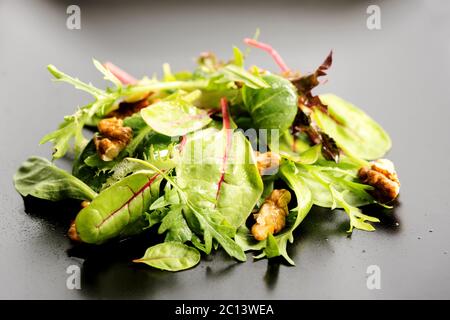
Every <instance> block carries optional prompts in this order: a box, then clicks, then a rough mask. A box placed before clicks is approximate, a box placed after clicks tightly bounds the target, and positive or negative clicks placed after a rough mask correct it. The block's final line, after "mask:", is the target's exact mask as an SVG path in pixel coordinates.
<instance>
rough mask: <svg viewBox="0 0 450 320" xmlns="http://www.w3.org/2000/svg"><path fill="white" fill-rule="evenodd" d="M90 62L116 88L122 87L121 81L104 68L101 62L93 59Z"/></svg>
mask: <svg viewBox="0 0 450 320" xmlns="http://www.w3.org/2000/svg"><path fill="white" fill-rule="evenodd" d="M92 62H93V63H94V66H95V67H96V68H97V70H98V71H100V72H101V73H102V74H103V76H104V79H105V80H107V81H111V82H112V83H114V84H115V86H116V88H117V89H122V82H121V81H120V80H119V79H117V78H116V76H115V75H113V74H112V72H111V71H110V70H109V69H107V68H105V67H104V66H103V64H101V63H100V62H99V61H97V60H95V59H92Z"/></svg>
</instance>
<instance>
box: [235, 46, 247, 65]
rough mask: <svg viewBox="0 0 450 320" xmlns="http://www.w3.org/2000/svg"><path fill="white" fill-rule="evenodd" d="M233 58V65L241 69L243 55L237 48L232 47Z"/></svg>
mask: <svg viewBox="0 0 450 320" xmlns="http://www.w3.org/2000/svg"><path fill="white" fill-rule="evenodd" d="M233 56H234V60H233V63H234V64H235V65H237V66H238V67H241V68H243V67H244V55H243V53H242V51H241V50H239V48H238V47H233Z"/></svg>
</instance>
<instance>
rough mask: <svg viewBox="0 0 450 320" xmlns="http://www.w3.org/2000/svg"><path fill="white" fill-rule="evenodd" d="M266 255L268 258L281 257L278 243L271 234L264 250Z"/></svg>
mask: <svg viewBox="0 0 450 320" xmlns="http://www.w3.org/2000/svg"><path fill="white" fill-rule="evenodd" d="M264 253H265V255H266V257H267V258H274V257H278V256H279V255H280V250H279V248H278V243H277V240H276V239H275V237H274V236H273V235H272V234H270V233H269V236H268V237H267V239H266V247H265V248H264Z"/></svg>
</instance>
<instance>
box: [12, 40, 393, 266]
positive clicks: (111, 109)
mask: <svg viewBox="0 0 450 320" xmlns="http://www.w3.org/2000/svg"><path fill="white" fill-rule="evenodd" d="M244 42H245V43H246V44H247V45H248V46H249V47H256V48H259V49H262V50H264V51H267V52H268V53H269V54H270V55H271V56H272V57H273V59H274V61H275V62H276V64H277V65H278V66H279V68H280V72H279V73H271V72H269V71H267V70H263V69H261V68H259V67H257V66H251V67H250V68H245V67H244V62H245V58H247V56H248V53H249V51H247V52H246V53H245V54H244V53H243V52H242V51H241V50H240V49H238V48H237V47H234V48H233V58H232V59H231V60H230V61H229V62H224V61H220V60H219V59H217V58H216V56H215V55H213V54H212V53H209V52H208V53H202V54H201V55H200V57H199V58H198V65H197V67H196V68H195V70H194V71H193V72H188V71H183V72H178V73H173V72H172V70H171V68H170V66H169V65H168V64H164V65H163V77H162V79H157V78H156V77H152V78H147V77H144V78H143V79H141V80H137V79H135V78H134V77H132V76H131V75H129V74H127V73H126V72H124V71H123V70H121V69H119V68H118V67H116V66H115V65H113V64H111V63H105V64H101V63H100V62H98V61H96V60H94V65H95V67H96V68H97V69H98V70H99V71H100V72H101V73H102V74H103V76H104V79H105V80H107V81H109V82H111V83H112V85H111V86H110V87H108V88H107V89H105V90H102V89H99V88H96V87H95V86H93V85H92V84H90V83H85V82H82V81H81V80H79V79H77V78H74V77H71V76H69V75H67V74H65V73H63V72H61V71H60V70H58V69H57V68H56V67H54V66H53V65H49V66H48V70H49V71H50V73H51V74H52V75H53V76H54V77H55V79H56V81H58V82H67V83H69V84H72V85H73V86H74V87H75V88H77V89H79V90H83V91H86V92H88V93H89V94H91V95H92V96H93V97H94V100H93V102H92V103H89V104H87V105H85V106H82V107H79V108H77V110H76V111H75V113H74V114H72V115H69V116H66V117H64V120H63V122H62V123H61V124H60V125H59V127H58V129H57V130H56V131H54V132H52V133H50V134H48V135H46V136H45V137H44V138H43V139H42V140H41V143H46V142H51V143H53V145H54V152H53V161H54V160H56V159H59V158H62V157H65V156H66V155H67V154H68V153H69V152H73V154H74V161H73V168H72V173H68V172H66V171H64V170H62V169H60V168H58V167H57V166H56V165H55V164H54V163H53V161H49V160H47V159H44V158H41V157H36V156H33V157H31V158H29V159H28V160H26V161H25V162H24V163H23V164H22V165H21V167H20V168H19V169H18V171H17V173H16V174H15V176H14V184H15V187H16V189H17V190H18V192H19V193H20V194H21V195H22V196H24V197H25V196H33V197H37V198H40V199H45V200H50V201H60V200H63V199H68V198H70V199H79V200H80V203H81V207H82V208H81V210H80V212H79V213H78V215H77V216H76V219H75V220H74V221H73V223H72V224H71V226H70V229H69V237H70V238H71V239H72V240H73V241H75V242H83V243H87V244H92V245H98V244H102V243H105V242H106V241H109V240H112V239H123V238H127V237H131V236H133V235H137V234H139V233H142V232H143V231H145V230H147V229H148V228H157V231H158V233H159V234H163V235H165V238H164V242H163V243H159V244H156V245H154V246H152V247H150V248H148V250H147V251H146V252H145V254H144V255H143V256H142V258H140V259H136V260H134V262H137V263H145V264H147V265H149V266H152V267H155V268H160V269H164V270H170V271H178V270H183V269H187V268H190V267H193V266H194V265H196V264H197V263H198V262H199V261H200V258H201V254H200V253H203V254H209V253H211V251H212V250H217V249H219V247H221V248H223V249H224V250H225V251H226V252H227V253H228V254H229V255H230V256H232V257H234V258H235V259H237V260H239V261H245V260H246V254H245V252H246V251H256V252H258V254H257V255H256V258H257V259H259V258H263V257H267V258H273V257H277V256H282V257H284V258H285V259H286V261H287V262H288V263H290V264H292V265H293V264H294V261H293V260H292V259H291V258H290V257H289V255H288V253H287V244H288V242H291V243H292V242H293V240H294V230H295V229H296V228H297V227H298V226H299V225H300V223H301V222H302V220H303V219H304V218H305V217H306V215H307V214H308V212H309V211H310V209H311V207H312V206H313V205H316V206H321V207H327V208H331V209H335V208H340V209H342V210H343V211H344V212H345V213H346V214H347V215H348V217H349V230H348V232H352V230H353V229H354V228H356V229H360V230H366V231H372V230H374V227H373V225H372V223H375V222H378V221H379V220H378V219H377V218H375V217H372V216H368V215H366V214H363V213H362V211H361V210H360V209H359V207H361V206H364V205H368V204H373V203H378V204H380V205H383V206H386V203H389V202H391V201H392V200H394V199H395V198H396V197H397V195H398V193H399V186H400V184H399V181H398V178H397V175H396V173H395V170H394V167H393V164H392V163H391V162H390V161H389V160H386V159H380V158H381V157H382V156H383V155H384V154H385V153H386V152H387V151H388V150H389V149H390V147H391V140H390V138H389V136H388V135H387V133H386V132H385V131H384V130H383V129H382V128H381V127H380V126H379V125H378V124H377V123H376V122H375V121H374V120H372V119H371V118H370V117H369V116H367V115H366V114H365V113H364V112H363V111H361V110H360V109H358V108H357V107H355V106H354V105H352V104H350V103H349V102H347V101H345V100H343V99H341V98H339V97H337V96H335V95H333V94H326V95H315V94H313V92H312V90H313V89H314V88H315V87H316V86H318V85H319V84H320V83H321V81H320V80H321V79H322V78H321V77H323V76H325V75H326V72H327V70H328V69H329V67H330V66H331V64H332V53H330V54H329V56H328V57H327V58H326V59H325V61H324V62H323V63H322V64H321V65H320V66H319V68H317V70H316V71H315V72H313V73H311V74H306V75H302V74H300V73H299V72H296V71H292V70H291V69H289V68H288V67H287V66H286V64H285V63H284V62H283V60H282V58H281V57H280V55H279V54H278V53H277V52H276V51H275V50H274V49H273V48H272V47H271V46H269V45H267V44H265V43H262V42H259V41H258V40H257V39H256V37H255V38H253V39H245V40H244ZM85 128H92V129H94V131H96V132H95V133H94V135H93V137H92V138H91V139H90V140H88V139H86V137H85V136H84V134H83V131H84V129H85ZM95 128H96V129H97V130H95ZM371 160H375V161H371ZM291 193H292V194H291ZM62 214H63V213H62Z"/></svg>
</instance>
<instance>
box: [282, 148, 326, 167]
mask: <svg viewBox="0 0 450 320" xmlns="http://www.w3.org/2000/svg"><path fill="white" fill-rule="evenodd" d="M321 152H322V145H321V144H317V145H315V146H312V147H310V148H309V149H307V150H306V151H303V152H302V153H300V155H297V154H295V153H294V152H285V151H282V152H281V153H280V155H281V156H282V157H284V158H286V159H288V160H290V161H293V162H296V163H300V164H313V163H315V162H316V161H317V160H319V158H320V155H321Z"/></svg>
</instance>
